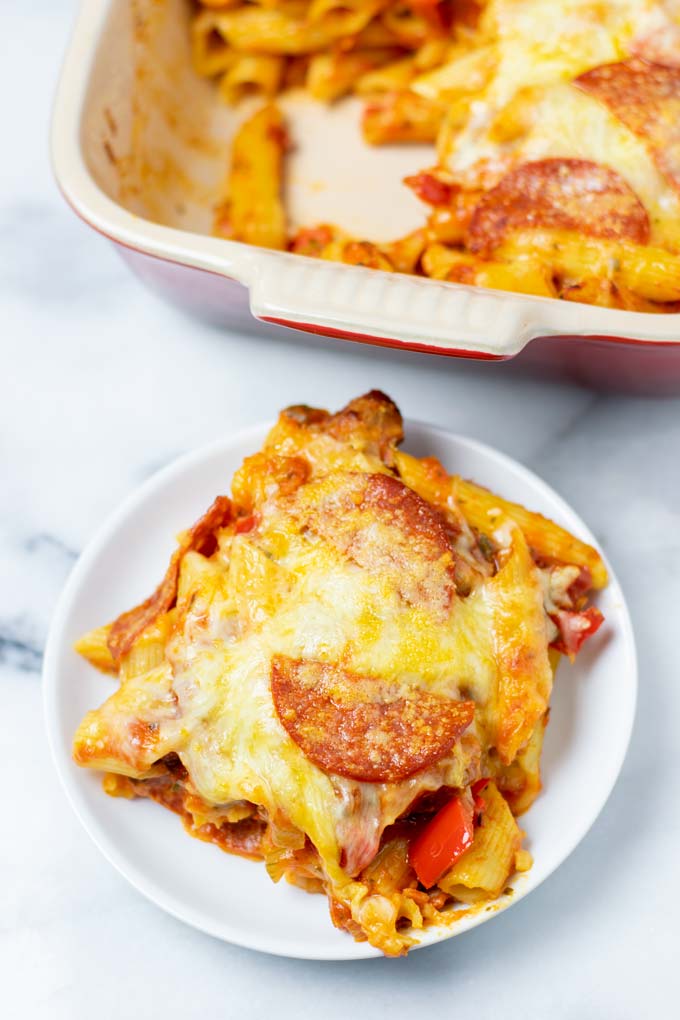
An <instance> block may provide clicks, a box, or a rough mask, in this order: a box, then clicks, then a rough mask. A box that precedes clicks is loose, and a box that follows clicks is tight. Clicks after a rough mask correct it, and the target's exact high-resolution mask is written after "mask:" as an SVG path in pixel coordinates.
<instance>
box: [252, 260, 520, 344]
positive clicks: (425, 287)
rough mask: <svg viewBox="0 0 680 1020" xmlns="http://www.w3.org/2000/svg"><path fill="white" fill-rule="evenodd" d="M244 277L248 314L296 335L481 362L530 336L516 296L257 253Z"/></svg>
mask: <svg viewBox="0 0 680 1020" xmlns="http://www.w3.org/2000/svg"><path fill="white" fill-rule="evenodd" d="M249 276H250V279H249V280H248V284H249V286H250V308H251V311H252V313H253V315H254V316H255V317H256V318H258V319H262V320H264V321H267V322H276V323H279V324H282V325H285V326H291V327H293V328H295V329H303V330H307V331H311V332H316V333H326V334H328V335H330V336H340V337H347V338H350V339H357V340H368V341H373V342H376V343H380V342H382V343H387V344H392V345H394V346H399V347H400V346H404V347H409V348H411V349H416V350H428V351H431V350H436V351H440V352H442V353H449V354H459V355H467V356H469V357H481V358H509V357H512V356H513V355H515V354H517V353H518V352H519V351H520V350H521V349H522V347H523V346H524V345H525V343H526V342H527V341H528V340H529V339H530V337H531V331H529V330H527V322H526V317H525V316H524V315H523V314H522V303H521V302H518V301H517V295H511V294H503V293H501V292H499V291H480V290H479V288H475V287H467V286H464V285H461V284H450V283H442V282H439V281H436V280H426V279H423V278H421V277H417V276H405V275H403V274H400V273H385V272H380V271H376V270H370V271H367V270H366V269H365V268H363V267H360V266H348V265H342V266H340V265H338V264H337V263H333V262H324V261H322V260H320V259H319V260H317V259H311V258H304V257H302V256H299V255H289V254H286V253H282V252H266V253H265V252H260V253H259V256H258V258H257V260H254V261H253V263H252V264H251V273H250V274H249ZM539 300H540V299H539Z"/></svg>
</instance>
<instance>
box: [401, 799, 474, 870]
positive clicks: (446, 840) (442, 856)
mask: <svg viewBox="0 0 680 1020" xmlns="http://www.w3.org/2000/svg"><path fill="white" fill-rule="evenodd" d="M473 836H474V817H473V811H472V808H471V807H470V806H469V804H467V803H464V802H463V801H462V799H461V798H460V797H453V798H452V799H451V800H450V801H449V802H448V803H447V804H445V805H444V807H443V808H441V809H440V810H439V811H438V812H437V814H436V815H435V816H434V818H432V819H431V821H429V822H428V823H427V825H426V826H425V828H424V829H423V830H422V832H421V833H420V834H419V835H418V836H416V838H415V839H414V840H413V842H412V843H411V847H410V850H409V860H410V862H411V866H412V867H413V870H414V871H415V873H416V875H417V876H418V881H419V882H421V883H422V884H423V885H424V886H425V888H426V889H430V888H431V887H432V886H433V885H435V884H436V882H437V880H438V879H440V878H441V877H442V875H443V874H444V872H445V871H448V870H449V868H450V867H451V866H452V865H453V864H455V862H456V861H457V860H458V858H459V857H462V855H463V854H464V853H465V851H466V850H469V849H470V847H471V846H472V840H473Z"/></svg>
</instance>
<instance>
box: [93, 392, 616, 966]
mask: <svg viewBox="0 0 680 1020" xmlns="http://www.w3.org/2000/svg"><path fill="white" fill-rule="evenodd" d="M402 438H403V432H402V420H401V416H400V414H399V411H398V409H397V408H396V406H395V405H394V404H393V403H392V401H391V400H389V398H388V397H386V396H385V395H383V394H381V393H379V392H371V393H368V394H366V395H365V396H362V397H359V398H358V399H356V400H353V401H351V403H349V404H348V405H347V406H346V407H345V408H343V409H342V410H341V411H339V412H338V413H336V414H329V413H328V412H327V411H322V410H316V409H313V408H310V407H303V406H298V407H290V408H287V409H286V410H284V411H283V412H282V413H281V415H280V417H279V420H278V422H277V424H276V425H275V426H274V427H273V428H272V430H271V432H270V433H269V436H268V438H267V439H266V441H265V443H264V446H263V448H262V449H261V450H260V451H259V452H256V453H254V454H253V455H252V456H251V457H248V458H246V460H245V461H244V463H243V465H242V467H241V468H240V469H239V470H238V471H237V472H236V474H235V476H234V478H233V481H232V486H231V495H230V496H229V497H228V496H226V495H220V496H218V497H217V498H216V499H215V501H214V503H213V504H212V506H211V507H210V508H209V509H208V510H207V511H206V513H205V514H204V515H203V517H201V518H200V520H199V521H198V522H197V523H196V524H194V525H193V527H191V528H190V529H189V530H188V531H186V532H184V533H182V534H181V535H180V536H179V540H178V545H177V548H176V550H175V552H174V553H173V555H172V557H171V560H170V563H169V566H168V569H167V572H166V574H165V577H164V578H163V580H162V581H161V583H160V585H159V586H158V588H156V590H155V591H154V593H153V594H152V595H151V596H150V597H149V598H148V599H147V600H146V601H145V602H143V603H142V604H141V605H139V606H137V607H136V608H134V609H132V610H130V611H128V612H125V613H123V614H122V615H121V616H119V617H118V619H117V620H115V621H114V622H113V623H111V624H109V625H107V626H105V627H102V628H99V629H97V630H94V631H92V632H91V633H89V634H87V635H85V636H84V637H83V638H82V639H81V640H80V641H79V642H78V644H77V646H76V647H77V649H78V651H79V652H80V653H81V654H82V655H84V656H85V657H86V658H87V659H88V660H89V661H90V662H91V663H92V664H93V665H94V666H96V667H97V668H98V669H101V670H103V671H105V672H109V673H111V674H113V675H115V676H117V678H118V685H117V687H116V689H115V690H114V691H113V693H111V694H110V696H109V697H108V699H107V700H106V701H105V702H104V703H103V704H102V706H101V707H100V708H98V709H96V710H94V711H91V712H89V713H88V714H87V715H86V717H85V718H84V719H83V721H82V723H81V724H80V727H79V729H78V731H77V733H76V736H75V741H74V757H75V761H76V762H77V763H78V764H79V765H83V766H87V767H89V768H93V769H98V770H101V771H103V772H104V773H105V776H104V789H105V790H106V792H107V793H109V794H112V795H113V796H120V797H129V798H133V797H149V798H151V799H152V800H155V801H157V802H158V803H160V804H162V805H164V806H165V807H168V808H170V809H171V810H173V811H175V812H177V813H178V814H179V815H180V816H181V818H182V820H183V823H184V825H185V827H186V829H187V831H188V832H189V833H190V834H191V835H194V836H197V837H198V838H200V839H203V840H206V841H208V842H212V843H215V844H217V845H218V846H219V847H221V848H222V849H224V850H227V851H229V852H231V853H235V854H240V855H243V856H245V857H250V858H254V859H257V860H263V861H264V863H265V866H266V868H267V871H268V872H269V874H270V876H271V877H272V879H273V880H274V881H278V880H279V879H281V878H285V879H286V880H287V881H289V882H291V883H294V884H295V885H297V886H300V887H302V888H303V889H305V890H307V891H309V892H324V893H325V894H326V895H327V897H328V901H329V906H330V913H331V917H332V920H333V922H334V924H336V925H337V926H338V927H339V928H342V929H344V930H346V931H348V932H349V933H351V934H352V935H353V936H354V937H355V938H356V939H359V940H366V939H367V940H368V941H369V942H370V943H371V944H372V945H374V946H376V947H379V948H380V949H381V950H382V951H383V952H384V953H386V954H388V955H400V954H402V953H405V952H406V951H407V950H408V948H409V947H410V946H411V945H412V944H413V932H414V930H416V931H417V930H418V929H421V928H422V927H423V926H424V925H427V924H431V923H433V922H434V923H436V922H440V921H442V920H443V919H445V917H446V912H447V909H448V908H449V907H450V905H451V904H458V905H459V907H458V909H471V908H469V907H468V906H467V905H469V904H474V903H476V902H477V901H483V900H488V899H493V898H495V897H497V896H498V895H499V894H500V893H501V892H502V891H503V890H504V889H505V888H506V886H507V883H508V882H509V880H511V878H512V876H513V874H515V872H517V871H522V870H526V869H527V868H529V867H530V865H531V858H530V855H529V853H528V851H527V850H526V849H523V847H522V838H523V833H522V831H521V830H520V828H519V826H518V824H517V821H516V816H517V815H519V814H521V813H522V812H524V811H526V810H527V808H529V807H530V805H531V803H532V802H533V800H534V799H535V797H536V796H537V794H538V792H539V790H540V787H541V781H540V767H539V763H540V755H541V745H542V741H543V732H544V728H545V726H546V723H547V720H548V711H549V700H550V693H551V688H552V683H553V676H554V672H555V668H556V666H557V661H558V659H559V657H560V655H567V656H570V657H573V656H574V655H575V654H576V652H577V651H578V649H579V648H580V646H581V644H582V643H583V641H584V640H585V639H586V638H587V637H588V636H589V635H590V634H592V633H594V632H595V631H596V630H597V629H598V627H599V626H600V624H601V622H602V616H601V614H600V612H599V611H598V610H597V609H596V608H595V607H592V606H591V607H587V605H586V603H587V597H588V593H589V592H590V591H591V589H597V588H601V587H603V586H604V585H605V584H606V582H607V574H606V570H605V567H604V564H603V562H602V560H601V558H600V556H599V554H598V553H597V551H596V550H595V549H594V548H592V547H591V546H588V545H586V544H585V543H583V542H581V541H579V540H578V539H577V538H575V537H574V536H573V535H571V534H569V533H568V532H567V531H565V530H564V529H562V528H560V527H558V526H557V525H556V524H553V523H552V522H550V521H548V520H546V519H545V518H543V517H541V516H540V515H538V514H535V513H532V512H531V511H529V510H526V509H524V508H523V507H521V506H518V505H516V504H513V503H510V502H508V501H506V500H504V499H503V498H502V497H500V496H497V495H495V494H492V493H490V492H488V491H487V490H486V489H483V488H481V487H480V486H479V485H477V484H476V483H473V482H470V481H466V480H464V479H462V478H459V477H456V476H452V475H449V474H447V472H446V470H445V468H444V467H443V466H442V465H441V464H440V463H439V462H438V461H436V460H435V459H434V458H428V457H426V458H424V459H418V458H415V457H413V456H411V455H409V454H407V453H404V452H402V451H400V449H399V444H400V443H401V440H402ZM461 904H463V905H465V906H464V907H460V905H461Z"/></svg>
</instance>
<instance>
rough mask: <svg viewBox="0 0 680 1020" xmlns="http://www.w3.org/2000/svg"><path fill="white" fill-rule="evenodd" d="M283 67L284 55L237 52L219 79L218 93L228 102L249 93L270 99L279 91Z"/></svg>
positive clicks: (235, 100)
mask: <svg viewBox="0 0 680 1020" xmlns="http://www.w3.org/2000/svg"><path fill="white" fill-rule="evenodd" d="M284 68H285V58H284V57H271V56H264V55H262V54H252V53H245V54H239V55H237V57H236V60H235V62H234V64H233V65H232V66H231V67H230V68H229V70H228V71H227V72H226V74H224V76H223V77H222V79H221V81H220V89H219V90H220V95H221V96H222V98H223V99H224V100H226V102H228V103H237V102H238V101H239V100H240V99H243V97H244V96H246V95H249V94H251V93H258V94H260V95H263V96H265V97H267V98H268V99H271V98H272V97H273V96H275V95H276V93H277V92H278V91H279V88H280V86H281V81H282V78H283V73H284Z"/></svg>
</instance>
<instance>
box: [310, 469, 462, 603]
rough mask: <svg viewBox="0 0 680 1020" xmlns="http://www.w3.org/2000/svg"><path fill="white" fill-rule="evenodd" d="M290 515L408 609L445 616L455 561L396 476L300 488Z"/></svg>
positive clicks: (427, 511)
mask: <svg viewBox="0 0 680 1020" xmlns="http://www.w3.org/2000/svg"><path fill="white" fill-rule="evenodd" d="M292 513H293V514H294V516H296V517H297V518H298V519H299V520H300V521H301V523H302V525H303V527H304V528H306V529H307V530H308V531H311V532H313V533H314V534H316V535H318V536H319V537H321V538H323V539H324V540H325V541H326V542H328V543H329V544H330V545H332V546H333V547H334V548H335V549H337V551H338V552H340V553H342V555H343V556H346V557H347V559H349V560H352V561H353V562H354V563H356V564H358V565H359V566H360V567H363V568H364V569H365V570H366V571H368V572H370V573H371V574H375V575H378V576H380V577H382V578H384V579H385V580H386V581H387V582H388V583H390V584H391V585H392V586H393V587H394V589H396V590H397V591H398V592H399V594H400V595H401V597H402V598H403V599H404V601H406V602H407V603H408V604H409V605H421V606H427V607H429V608H430V609H431V610H433V611H434V612H443V613H444V612H447V611H448V609H449V607H450V605H451V600H452V598H453V592H454V569H455V563H454V553H453V550H452V547H451V541H450V537H449V531H448V528H447V524H446V522H445V520H444V518H443V516H442V515H441V514H439V513H438V511H437V510H435V509H434V508H433V507H431V506H430V504H429V503H426V502H425V500H424V499H422V497H420V496H419V495H418V494H417V493H416V492H414V491H413V490H412V489H409V488H408V486H406V485H404V483H403V482H402V481H400V480H399V479H398V478H394V477H393V476H392V475H384V474H363V473H355V472H351V471H337V472H334V473H332V474H330V475H326V476H325V477H324V478H322V479H319V480H318V481H316V482H311V483H310V484H308V485H306V486H304V487H303V488H302V489H300V490H299V491H298V495H297V499H296V503H295V505H294V506H293V507H292Z"/></svg>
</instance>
